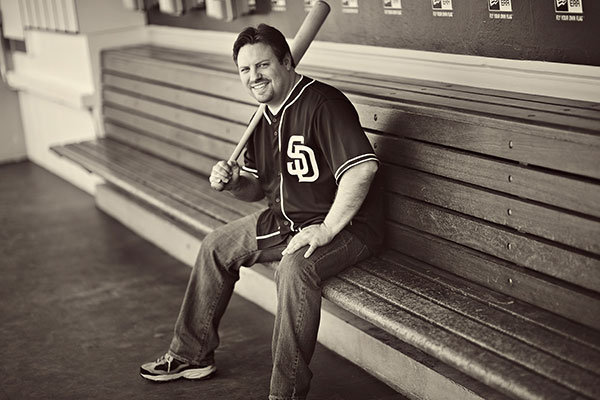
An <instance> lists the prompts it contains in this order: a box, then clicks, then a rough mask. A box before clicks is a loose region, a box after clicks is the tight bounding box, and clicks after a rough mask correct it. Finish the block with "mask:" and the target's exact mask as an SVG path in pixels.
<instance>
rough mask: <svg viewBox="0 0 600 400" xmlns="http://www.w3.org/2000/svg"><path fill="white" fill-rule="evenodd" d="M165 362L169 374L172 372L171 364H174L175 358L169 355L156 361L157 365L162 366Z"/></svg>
mask: <svg viewBox="0 0 600 400" xmlns="http://www.w3.org/2000/svg"><path fill="white" fill-rule="evenodd" d="M165 361H166V362H167V372H171V363H172V362H173V356H172V355H170V354H169V353H167V354H165V355H164V356H162V357H160V358H159V359H158V360H156V363H157V364H162V363H163V362H165Z"/></svg>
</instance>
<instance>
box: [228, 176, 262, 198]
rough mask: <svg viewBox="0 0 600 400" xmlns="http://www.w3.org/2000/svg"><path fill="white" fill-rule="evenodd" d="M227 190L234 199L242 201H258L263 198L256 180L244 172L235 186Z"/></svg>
mask: <svg viewBox="0 0 600 400" xmlns="http://www.w3.org/2000/svg"><path fill="white" fill-rule="evenodd" d="M228 190H229V192H230V193H231V194H233V195H234V196H235V197H236V198H238V199H240V200H243V201H258V200H262V199H263V198H264V197H265V194H264V192H263V190H262V188H261V186H260V183H259V182H258V179H256V178H255V177H253V176H252V175H248V174H246V173H244V172H242V173H241V174H240V177H239V179H238V180H237V182H236V184H235V186H233V187H232V188H231V189H228Z"/></svg>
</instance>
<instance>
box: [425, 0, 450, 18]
mask: <svg viewBox="0 0 600 400" xmlns="http://www.w3.org/2000/svg"><path fill="white" fill-rule="evenodd" d="M431 8H432V9H433V16H434V17H453V16H454V12H453V11H452V0H431Z"/></svg>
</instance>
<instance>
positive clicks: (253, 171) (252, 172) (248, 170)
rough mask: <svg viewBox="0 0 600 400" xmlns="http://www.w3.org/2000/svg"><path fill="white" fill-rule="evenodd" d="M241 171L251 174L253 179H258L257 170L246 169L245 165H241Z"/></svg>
mask: <svg viewBox="0 0 600 400" xmlns="http://www.w3.org/2000/svg"><path fill="white" fill-rule="evenodd" d="M242 171H246V172H248V173H250V174H252V176H254V177H255V178H257V179H258V170H257V169H253V168H248V167H246V166H245V165H243V166H242Z"/></svg>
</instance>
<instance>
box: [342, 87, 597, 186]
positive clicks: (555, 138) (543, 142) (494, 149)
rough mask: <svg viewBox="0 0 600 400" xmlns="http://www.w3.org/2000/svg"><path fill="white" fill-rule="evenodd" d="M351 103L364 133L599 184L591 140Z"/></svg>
mask: <svg viewBox="0 0 600 400" xmlns="http://www.w3.org/2000/svg"><path fill="white" fill-rule="evenodd" d="M351 100H354V101H355V105H356V108H357V110H358V112H359V116H360V120H361V123H362V124H363V126H364V127H365V128H367V129H373V130H375V131H377V132H385V133H388V134H390V135H394V136H398V137H406V138H412V139H416V140H420V141H424V142H429V143H433V144H438V145H442V146H446V147H449V148H455V149H459V150H466V151H469V152H475V153H478V154H483V155H490V156H494V157H499V158H503V159H506V160H512V161H517V162H520V163H524V164H530V165H535V166H539V167H545V168H549V169H554V170H558V171H563V172H567V173H572V174H577V175H583V176H589V177H592V178H596V179H600V165H599V163H600V161H598V157H597V153H598V149H599V148H600V140H599V138H598V137H596V136H593V135H585V134H578V133H576V132H569V133H568V134H566V133H565V132H564V131H560V130H556V129H550V128H540V127H534V126H530V125H525V124H517V123H512V124H510V129H509V127H507V126H506V124H505V123H504V124H498V122H497V121H493V120H492V119H491V118H484V117H477V118H474V117H473V118H470V119H471V121H466V120H464V118H463V116H462V115H460V114H458V113H452V112H444V111H443V110H436V109H433V108H431V109H427V108H425V107H412V109H411V108H409V107H407V106H401V107H400V106H399V105H398V104H397V103H393V102H389V103H387V104H386V103H383V104H381V103H380V104H377V103H374V102H373V101H371V100H366V99H363V98H360V99H352V98H351ZM359 101H360V102H362V103H359ZM366 102H368V103H370V104H365V103H366ZM427 114H431V115H427ZM444 114H446V115H444ZM375 119H376V120H375ZM511 146H512V147H511ZM574 155H576V156H574Z"/></svg>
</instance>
